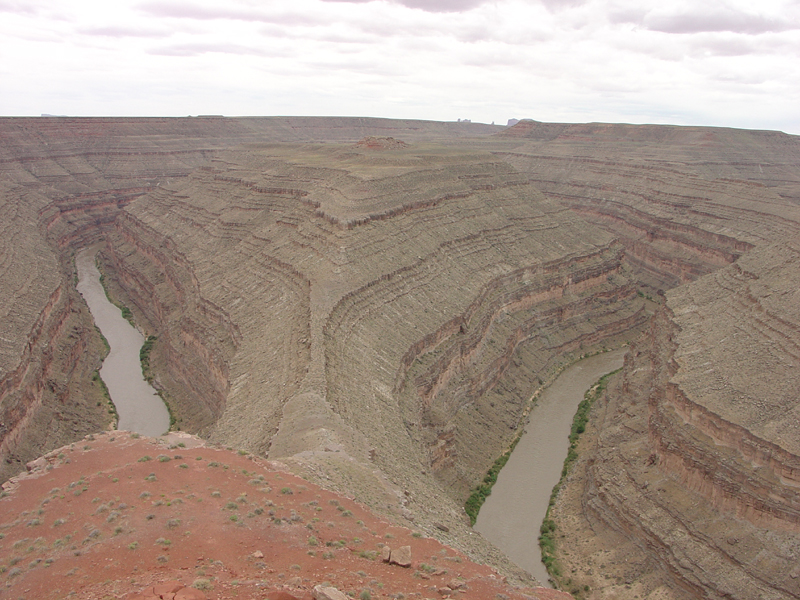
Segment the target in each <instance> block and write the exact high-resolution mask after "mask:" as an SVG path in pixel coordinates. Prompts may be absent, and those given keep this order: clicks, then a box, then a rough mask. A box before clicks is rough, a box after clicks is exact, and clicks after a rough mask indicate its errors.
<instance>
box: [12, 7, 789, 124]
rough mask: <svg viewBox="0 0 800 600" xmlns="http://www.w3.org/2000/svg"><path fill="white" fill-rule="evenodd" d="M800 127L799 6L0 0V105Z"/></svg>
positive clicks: (47, 109) (35, 109)
mask: <svg viewBox="0 0 800 600" xmlns="http://www.w3.org/2000/svg"><path fill="white" fill-rule="evenodd" d="M43 113H44V114H56V115H72V116H186V115H197V114H224V115H226V116H239V115H259V116H270V115H318V116H368V117H390V118H403V119H406V118H414V119H429V120H437V121H455V120H457V119H470V120H472V121H473V122H483V123H492V122H495V123H497V124H502V125H505V124H506V122H507V121H508V119H510V118H517V119H520V118H531V119H536V120H539V121H550V122H595V121H599V122H614V123H620V122H624V123H672V124H678V125H714V126H726V127H742V128H748V129H776V130H781V131H785V132H787V133H795V134H800V0H759V1H758V2H754V1H752V0H748V1H741V0H730V1H717V0H693V1H686V2H683V1H676V0H527V1H523V0H495V1H485V0H291V1H286V0H283V1H273V0H258V1H255V0H252V1H251V0H226V1H225V2H222V1H211V0H97V1H96V0H69V1H63V0H0V115H3V116H21V115H25V116H38V115H40V114H43Z"/></svg>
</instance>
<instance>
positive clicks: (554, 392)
mask: <svg viewBox="0 0 800 600" xmlns="http://www.w3.org/2000/svg"><path fill="white" fill-rule="evenodd" d="M626 352H627V348H622V349H619V350H614V351H611V352H606V353H603V354H597V355H594V356H590V357H588V358H585V359H583V360H581V361H578V362H577V363H574V364H573V365H571V366H569V367H567V368H566V369H565V370H564V371H563V372H562V373H561V374H560V375H559V376H558V378H557V379H556V380H555V381H554V382H553V384H552V385H551V386H550V387H548V388H547V389H546V390H544V392H543V393H542V394H541V397H540V398H539V400H538V401H537V404H536V406H535V407H534V408H533V410H532V411H531V416H530V421H529V424H528V426H527V427H526V430H525V433H524V434H523V436H522V437H521V438H520V440H519V442H518V444H517V445H516V448H515V450H514V452H513V453H511V455H510V457H509V458H508V461H507V463H506V465H505V467H504V468H503V470H502V471H500V473H499V475H498V476H497V482H496V483H495V485H494V487H493V488H492V493H491V496H489V497H488V498H487V500H486V502H485V503H484V505H483V508H482V509H481V511H480V513H479V514H478V519H477V521H476V524H475V529H476V530H477V531H479V532H480V533H481V534H482V535H483V536H484V537H486V538H487V539H489V540H490V541H491V542H492V543H494V544H495V545H496V546H497V547H498V548H500V549H501V550H503V552H505V553H506V554H507V555H508V556H509V558H511V560H512V561H514V562H515V563H516V564H517V565H519V566H520V567H522V568H523V569H525V570H526V571H528V572H529V573H531V574H532V575H534V576H535V577H536V578H537V579H539V580H540V581H542V582H543V583H544V582H546V581H548V579H549V576H548V573H547V571H546V570H545V567H544V565H543V564H542V562H541V551H540V548H539V544H538V538H539V534H540V526H541V524H542V522H543V521H544V518H545V516H546V514H547V510H548V507H549V504H550V494H551V491H552V489H553V486H554V485H556V484H557V483H558V481H559V479H560V477H561V472H562V468H563V464H564V458H565V457H566V456H567V453H568V449H569V440H568V436H569V434H570V429H571V427H572V423H573V418H574V416H575V412H576V410H577V408H578V406H579V404H580V402H581V401H582V400H583V398H584V393H585V392H586V390H587V389H589V388H590V387H591V386H593V384H595V383H596V382H597V380H598V379H599V378H600V377H601V376H603V375H605V374H606V373H609V372H611V371H614V370H616V369H618V368H619V367H620V366H621V365H622V361H623V358H624V355H625V353H626Z"/></svg>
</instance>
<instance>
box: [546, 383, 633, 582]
mask: <svg viewBox="0 0 800 600" xmlns="http://www.w3.org/2000/svg"><path fill="white" fill-rule="evenodd" d="M620 370H621V369H617V370H616V371H612V372H611V373H607V374H606V375H603V376H602V377H601V378H600V379H599V380H598V381H597V383H595V384H594V385H593V386H592V387H591V388H589V389H588V390H587V391H586V393H585V394H584V395H583V400H581V403H580V404H579V405H578V410H577V411H576V412H575V416H574V417H573V419H572V427H571V429H570V434H569V450H568V451H567V457H566V458H565V459H564V466H563V467H562V469H561V478H560V479H559V480H558V483H556V485H555V486H553V491H552V492H551V493H550V502H549V504H548V506H547V512H546V513H545V517H544V521H542V526H541V527H540V528H539V533H540V535H539V547H540V548H541V551H542V562H543V563H544V566H545V568H546V569H547V573H548V575H550V578H551V579H552V580H553V581H554V582H555V583H556V584H557V585H558V587H559V588H562V589H563V587H564V586H565V585H566V582H564V581H562V572H561V567H560V565H559V564H558V559H557V557H556V529H557V526H556V523H555V521H553V520H552V519H551V518H550V510H551V509H552V508H553V506H554V505H555V503H556V498H557V497H558V492H559V491H560V490H561V486H562V485H563V483H564V480H565V479H566V477H567V475H568V474H569V471H570V469H571V468H572V465H573V463H574V462H575V461H576V460H577V459H578V449H577V448H578V441H579V440H580V437H581V434H582V433H584V432H585V431H586V424H587V423H588V422H589V412H590V411H591V408H592V405H593V404H594V403H595V401H596V400H597V399H598V398H599V397H600V396H601V395H602V394H603V392H604V391H605V389H606V386H607V385H608V380H609V379H610V378H611V377H612V376H613V375H615V374H616V373H618V372H619V371H620ZM573 595H574V596H575V597H576V598H579V597H581V590H580V589H579V588H576V590H575V592H573Z"/></svg>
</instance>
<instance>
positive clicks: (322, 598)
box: [311, 585, 350, 600]
mask: <svg viewBox="0 0 800 600" xmlns="http://www.w3.org/2000/svg"><path fill="white" fill-rule="evenodd" d="M311 595H312V596H314V600H350V599H349V598H348V597H347V596H346V595H345V594H343V593H342V592H340V591H339V590H337V589H336V588H335V587H324V586H321V585H315V586H314V589H313V590H312V592H311Z"/></svg>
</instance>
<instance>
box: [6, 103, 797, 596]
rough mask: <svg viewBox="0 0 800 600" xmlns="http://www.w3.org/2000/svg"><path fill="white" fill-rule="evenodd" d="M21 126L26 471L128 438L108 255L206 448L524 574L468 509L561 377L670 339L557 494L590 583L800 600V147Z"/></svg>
mask: <svg viewBox="0 0 800 600" xmlns="http://www.w3.org/2000/svg"><path fill="white" fill-rule="evenodd" d="M498 132H501V133H498ZM0 135H2V136H3V141H4V144H3V145H2V148H0V211H2V214H3V216H4V218H3V219H0V223H2V224H3V225H2V227H4V233H5V234H6V235H5V236H3V241H2V243H3V250H2V257H3V262H2V265H3V270H2V271H0V284H2V285H0V294H2V302H0V305H2V306H3V307H4V308H3V309H2V310H4V311H5V313H4V314H3V318H2V322H1V323H2V325H0V327H2V336H0V344H2V345H0V361H2V362H1V363H0V369H2V371H0V385H2V387H0V409H1V410H2V425H0V427H2V429H0V433H2V435H0V439H1V440H2V441H1V442H0V443H1V444H2V445H1V446H0V452H2V459H3V460H4V461H6V462H5V469H6V471H4V474H5V476H8V475H10V474H12V473H13V472H14V470H18V469H19V467H20V465H21V464H24V462H25V461H26V460H29V459H31V458H34V457H35V456H37V455H38V454H40V453H41V452H42V451H44V450H46V449H48V448H52V447H56V446H60V445H63V444H65V443H68V442H70V441H72V440H74V439H78V437H80V436H82V435H83V434H85V433H86V432H88V431H92V430H97V429H101V428H103V427H107V426H108V425H109V422H110V417H109V415H108V411H107V406H106V405H105V404H104V401H103V399H102V393H101V390H100V388H99V384H97V382H96V381H94V380H93V379H92V374H93V372H94V370H95V369H96V368H97V366H98V364H99V360H100V358H101V356H102V353H103V352H102V341H101V339H100V338H99V336H98V334H97V333H96V332H95V330H94V328H93V327H92V325H91V320H90V317H89V315H88V312H87V310H86V308H85V306H84V305H83V302H82V301H81V299H80V297H79V296H77V294H76V292H75V291H74V287H73V282H72V278H73V276H74V273H73V267H72V264H71V255H72V253H73V252H74V251H75V250H76V249H78V248H80V247H83V246H87V245H92V244H98V245H99V246H100V247H101V252H100V257H101V258H100V260H101V263H102V264H101V266H102V268H103V270H104V272H105V274H106V281H107V285H108V289H109V291H110V293H111V295H112V296H114V297H115V298H116V299H118V300H119V301H121V302H123V303H124V304H125V305H126V306H128V307H129V308H130V309H131V310H132V312H133V314H134V316H135V319H136V322H137V324H138V325H139V327H140V328H141V329H142V330H143V331H144V332H145V333H147V334H149V335H154V336H156V338H157V339H156V342H155V344H154V347H153V351H152V353H151V374H152V376H153V379H154V385H155V386H156V387H158V388H159V389H161V390H162V392H163V394H164V396H165V398H166V399H167V401H168V403H169V404H170V407H171V409H172V411H173V414H174V416H175V418H176V426H177V427H178V428H180V429H184V430H187V431H190V432H193V433H198V434H201V435H202V436H204V437H206V438H208V439H209V440H211V441H213V442H217V443H220V444H224V445H227V446H232V447H237V448H244V449H247V450H250V451H252V452H255V453H257V454H260V455H262V456H268V457H270V458H271V459H278V460H281V461H282V462H283V463H284V464H285V465H287V466H289V467H290V468H292V469H294V470H295V471H296V472H298V473H300V474H302V475H303V476H305V477H307V478H309V479H312V480H314V481H317V482H320V483H322V484H323V485H326V486H328V487H332V488H335V489H337V490H339V491H342V492H344V493H347V494H350V495H354V496H356V497H357V498H358V499H359V500H361V501H362V502H364V503H366V504H368V505H370V506H371V507H373V508H375V509H376V510H377V511H378V512H380V513H382V514H385V515H387V516H389V517H391V518H393V519H399V520H404V521H406V522H414V523H415V526H416V527H418V528H420V529H421V530H424V531H426V532H428V533H430V534H432V535H434V534H435V535H436V536H438V537H440V538H442V539H444V540H445V541H447V542H449V543H451V544H453V545H455V546H456V547H459V548H462V549H464V550H465V551H467V552H469V553H471V554H472V555H473V556H475V557H478V558H480V559H481V560H487V561H491V562H493V563H494V564H497V565H500V566H501V567H502V568H504V569H505V570H506V572H508V573H516V574H517V575H519V576H520V577H524V575H523V574H520V573H519V572H518V571H515V569H514V567H513V565H510V564H509V563H507V562H506V561H505V559H504V558H503V557H502V556H501V555H500V554H499V553H498V552H497V551H496V550H495V549H493V548H492V547H490V546H489V545H488V544H487V543H485V542H484V541H482V539H481V538H479V536H477V535H471V534H472V532H471V530H470V529H469V526H468V522H467V521H466V519H465V515H464V512H463V509H462V505H463V501H464V499H465V498H466V496H467V495H468V493H469V491H470V489H471V488H472V487H473V486H474V485H475V484H476V483H477V482H479V481H480V480H481V479H482V477H483V475H484V473H485V472H486V470H487V469H488V467H489V466H490V465H491V464H492V463H493V461H494V460H495V458H496V457H497V456H498V455H500V454H501V453H502V452H504V451H505V450H506V449H507V448H508V446H509V445H510V444H511V442H512V441H513V440H514V439H515V437H516V436H517V434H518V432H519V431H520V428H521V427H522V426H524V423H525V419H526V418H527V415H528V413H529V410H530V408H531V402H532V398H534V397H535V395H536V393H537V391H538V390H540V389H541V387H542V386H544V385H546V384H547V383H548V382H549V381H551V380H552V379H553V378H554V377H555V375H556V374H557V373H558V372H559V370H560V369H561V368H563V367H564V366H565V365H566V364H568V363H570V362H572V361H574V360H576V359H577V358H578V357H580V356H581V355H584V354H586V353H591V352H596V351H600V350H602V349H604V348H608V347H613V346H617V345H621V344H624V343H627V342H628V341H630V340H631V339H634V338H638V337H639V335H640V334H641V333H642V332H644V335H643V337H642V338H641V339H639V341H637V342H636V344H635V346H634V349H633V351H632V353H631V354H630V355H629V358H628V360H627V362H626V369H625V371H624V374H623V375H622V376H621V377H620V379H619V380H618V381H617V382H616V383H612V385H611V386H610V387H609V393H608V395H607V400H606V401H605V402H604V403H602V404H600V405H598V407H597V409H596V412H595V415H594V416H593V425H590V430H591V431H593V432H594V434H593V435H594V438H592V440H594V441H593V442H591V443H590V442H587V443H586V444H587V445H586V447H585V448H584V450H583V458H582V461H581V462H580V463H579V465H578V467H577V470H576V474H575V475H574V476H573V477H572V478H571V479H570V482H569V484H568V485H567V487H566V488H565V490H564V492H563V498H560V499H559V505H558V510H559V511H560V512H559V515H560V516H558V517H557V518H558V519H561V520H560V521H559V523H561V525H560V526H561V529H562V531H564V532H565V533H564V535H565V536H566V535H567V531H570V532H572V534H571V535H572V537H565V538H564V540H565V543H568V544H569V556H570V557H571V558H569V559H566V558H565V557H564V556H562V560H569V561H573V563H571V564H574V568H575V573H576V574H580V578H586V581H587V582H590V584H591V585H590V589H592V590H594V592H592V593H596V594H598V597H606V596H608V597H611V595H613V594H622V596H621V597H633V596H635V595H639V596H640V597H651V598H653V600H655V599H656V598H660V597H665V598H666V597H671V596H674V597H676V598H679V597H684V596H686V597H689V596H692V595H705V596H706V597H724V595H725V594H729V596H730V597H737V598H738V597H742V598H744V597H757V596H755V595H754V594H756V593H765V594H767V596H765V597H772V596H770V595H769V594H773V595H775V594H778V595H779V594H781V593H796V592H797V590H795V588H793V587H792V586H793V585H794V583H793V582H794V581H795V579H796V578H797V574H796V573H794V571H793V570H792V569H790V568H788V563H787V562H786V561H788V560H791V557H792V556H794V554H793V553H794V552H795V549H794V547H793V546H792V544H793V542H791V538H790V536H791V535H792V534H793V533H795V532H796V528H797V526H798V513H797V511H798V498H797V494H796V492H795V490H796V484H797V480H798V477H800V475H799V474H798V472H799V470H800V466H798V460H797V457H798V455H799V454H798V452H800V434H798V433H797V430H796V428H795V427H794V424H795V423H796V418H794V416H795V413H796V410H797V404H796V398H797V393H796V392H797V385H796V381H795V379H796V378H794V375H793V373H794V370H796V366H797V365H796V361H797V359H798V356H800V353H798V351H797V343H798V339H799V338H800V336H798V329H797V327H798V323H800V321H799V320H798V316H797V315H796V314H795V313H796V310H795V308H796V306H798V305H799V304H798V303H797V298H795V297H794V294H796V289H797V283H798V282H797V281H796V272H797V268H796V267H797V264H796V260H795V258H793V257H794V256H796V254H797V251H796V240H797V239H798V238H797V234H798V223H800V209H798V205H800V170H799V169H798V165H800V144H799V143H798V140H797V138H796V137H794V136H786V135H784V134H780V133H776V132H746V131H737V130H725V129H709V128H678V127H662V126H659V127H656V126H623V125H618V126H617V125H615V126H611V125H602V124H590V125H559V124H542V123H536V122H531V121H523V122H521V123H519V124H518V125H516V126H514V127H512V128H508V129H504V128H498V127H492V126H483V125H478V124H464V123H434V122H423V121H390V120H381V119H344V118H342V119H321V118H320V119H314V118H265V119H257V118H253V119H225V118H197V119H0ZM381 136H383V137H381ZM386 136H391V137H392V138H393V139H392V140H388V139H386ZM362 138H366V139H365V141H364V142H362V143H359V140H361V139H362ZM793 286H794V287H793ZM592 444H594V445H592ZM678 523H680V524H681V527H682V529H681V527H678V525H677V524H678ZM695 523H696V524H695ZM579 533H580V535H582V536H583V538H580V537H579ZM787 536H788V537H787ZM587 539H588V540H591V542H590V543H589V546H586V544H585V542H586V540H587ZM625 548H636V556H637V560H635V561H633V562H631V563H630V564H628V565H627V566H626V567H624V568H623V567H622V563H624V556H622V554H621V551H622V549H625ZM756 549H760V550H759V552H760V553H759V552H756ZM762 550H763V551H762ZM754 552H755V554H753V553H754ZM609 553H611V554H613V555H614V557H615V558H614V560H613V561H611V560H609V558H608V556H609ZM612 562H613V565H612ZM612 567H613V568H612ZM785 568H786V569H788V570H786V572H785V573H784V570H785ZM590 571H591V573H589V572H590ZM601 575H602V576H601ZM576 577H578V575H576ZM787 577H788V579H787ZM726 582H727V583H726ZM587 585H589V583H587ZM726 586H727V587H726ZM736 586H740V589H741V590H743V591H741V592H736V593H734V591H732V590H733V589H734V588H735V587H736ZM753 590H756V591H753ZM643 594H644V595H643ZM664 594H666V595H664ZM681 594H684V596H681ZM715 594H716V596H715ZM648 595H649V596H648ZM775 597H779V596H777V595H776V596H775Z"/></svg>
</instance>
